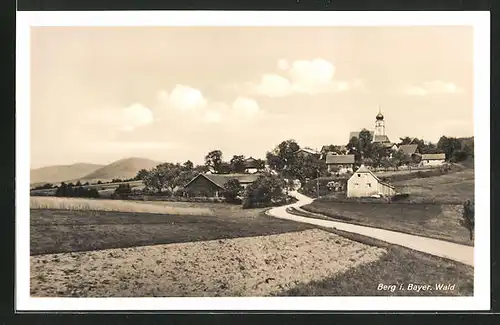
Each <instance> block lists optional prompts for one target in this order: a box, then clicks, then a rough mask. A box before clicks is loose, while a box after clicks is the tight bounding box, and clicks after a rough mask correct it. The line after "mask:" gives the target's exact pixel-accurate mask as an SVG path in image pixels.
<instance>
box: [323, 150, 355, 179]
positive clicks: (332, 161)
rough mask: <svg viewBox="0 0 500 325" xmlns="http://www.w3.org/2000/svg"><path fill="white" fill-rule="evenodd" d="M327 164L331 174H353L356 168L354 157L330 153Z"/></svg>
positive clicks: (327, 156)
mask: <svg viewBox="0 0 500 325" xmlns="http://www.w3.org/2000/svg"><path fill="white" fill-rule="evenodd" d="M325 163H326V168H327V169H328V171H329V172H330V173H334V172H335V173H339V174H345V173H348V172H351V173H352V171H353V168H354V155H336V154H333V153H328V154H327V155H326V160H325Z"/></svg>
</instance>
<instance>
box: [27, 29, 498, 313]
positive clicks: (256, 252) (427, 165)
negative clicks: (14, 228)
mask: <svg viewBox="0 0 500 325" xmlns="http://www.w3.org/2000/svg"><path fill="white" fill-rule="evenodd" d="M475 35H476V34H475V30H474V27H473V26H471V25H467V24H462V25H460V24H454V25H451V24H450V25H435V26H431V25H429V26H425V25H420V26H418V25H415V26H404V25H399V26H391V25H389V24H387V25H386V26H384V25H380V26H368V25H359V26H356V25H351V26H342V25H341V26H328V25H323V26H320V25H309V26H308V25H305V26H293V25H290V26H261V25H256V26H239V25H236V24H235V26H226V25H224V26H208V25H200V26H196V25H193V26H188V25H177V26H175V25H171V26H169V25H165V26H109V25H106V26H99V25H88V26H64V24H62V25H57V24H55V25H54V26H50V25H49V26H30V27H29V40H27V41H26V42H27V43H26V44H29V53H26V56H27V58H28V60H29V62H28V67H27V69H28V70H29V72H28V73H29V81H27V82H28V83H29V85H28V87H29V88H27V89H29V102H27V105H28V106H26V108H27V109H28V111H27V112H26V113H25V114H27V116H29V122H27V123H29V124H28V125H29V126H28V128H29V129H28V130H26V136H27V137H28V140H27V141H29V146H28V147H26V148H25V150H26V152H27V153H28V154H27V156H26V159H27V160H26V162H25V165H26V166H29V172H27V171H26V174H28V173H29V208H28V207H26V209H25V210H24V211H26V213H27V214H28V215H27V216H24V215H23V217H22V218H23V219H22V220H26V222H24V221H23V227H26V232H25V233H26V234H28V233H29V238H26V239H25V241H26V243H24V245H25V246H26V247H27V248H26V249H24V248H23V249H24V250H23V252H28V250H29V262H26V263H27V264H28V265H26V267H27V268H28V270H26V271H23V272H26V273H25V274H28V273H29V280H28V279H26V282H27V283H26V285H25V286H26V288H29V297H30V298H145V297H148V298H162V297H163V298H166V297H179V298H180V297H191V298H192V297H200V298H209V297H211V298H212V297H215V298H223V297H226V298H229V297H253V298H256V297H262V298H273V297H413V298H418V297H454V298H456V297H468V298H473V297H474V296H475V294H477V287H476V285H477V283H478V278H477V276H476V277H475V267H477V263H479V259H478V256H477V255H475V254H474V248H475V247H476V246H477V241H476V233H477V231H476V229H475V203H476V199H475V198H476V196H477V195H478V193H477V191H478V186H477V183H476V179H477V173H476V172H475V166H476V165H478V161H477V159H476V158H475V152H476V153H477V152H478V148H479V147H478V148H476V150H475V149H474V148H475V146H474V144H475V138H476V137H477V136H476V135H477V131H478V130H477V126H478V123H477V121H476V118H477V116H476V114H477V113H476V112H477V110H478V109H483V110H488V111H489V106H487V107H482V108H479V107H476V106H477V104H476V101H475V100H476V99H477V97H476V96H477V95H475V84H474V82H475V78H476V77H475V68H477V67H475V62H477V61H476V57H475V52H474V48H475V41H476V39H475ZM19 110H20V108H19V107H18V112H19ZM484 114H486V113H483V116H484ZM487 114H489V113H487ZM485 124H489V121H488V120H486V121H485ZM28 135H29V136H28ZM488 137H489V134H488ZM486 149H487V150H489V145H488V148H486ZM483 164H484V162H483ZM478 168H480V167H478ZM487 168H488V169H483V174H484V173H486V175H488V174H489V166H487ZM18 173H19V171H18ZM27 177H28V176H26V179H27ZM25 188H26V189H27V185H26V186H25ZM479 191H481V193H483V194H486V195H487V196H488V197H489V192H488V191H489V189H485V188H484V189H480V190H479ZM26 192H27V191H25V192H24V194H22V195H26V196H27V193H26ZM26 200H28V199H26ZM488 200H489V199H488ZM26 202H28V201H26ZM483 202H484V201H483ZM480 209H481V208H480ZM480 211H489V210H484V208H483V210H480ZM479 217H480V218H481V219H482V220H481V221H478V222H482V223H483V225H485V226H483V229H486V230H487V231H488V236H489V213H488V214H487V215H486V214H479ZM18 218H19V217H18ZM485 227H486V228H485ZM477 236H478V237H479V236H483V235H482V234H478V235H477ZM488 238H489V237H487V238H486V239H487V240H489V239H488ZM28 242H29V243H28ZM28 244H29V245H28ZM475 244H476V245H475ZM486 244H487V245H489V242H487V243H486ZM28 247H29V248H28ZM486 253H487V251H486ZM23 254H24V253H23ZM487 254H489V253H487ZM481 257H484V258H485V259H489V255H487V256H481ZM22 258H23V259H25V258H27V257H24V256H23V257H22ZM481 263H483V262H481ZM484 263H489V260H485V261H484ZM484 265H486V266H487V268H488V270H489V266H488V265H489V264H484ZM483 271H485V268H484V267H483ZM485 281H489V280H485ZM488 283H489V282H488ZM488 287H489V284H487V288H488ZM305 299H306V298H305ZM312 299H314V298H312ZM76 304H77V303H75V305H76ZM364 307H365V308H367V309H369V308H370V306H368V305H365V306H364Z"/></svg>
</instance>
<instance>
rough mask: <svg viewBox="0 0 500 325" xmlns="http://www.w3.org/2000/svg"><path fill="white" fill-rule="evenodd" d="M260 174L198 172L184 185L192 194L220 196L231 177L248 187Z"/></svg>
mask: <svg viewBox="0 0 500 325" xmlns="http://www.w3.org/2000/svg"><path fill="white" fill-rule="evenodd" d="M259 176H260V175H259V174H198V175H196V176H195V177H194V178H193V179H192V180H190V181H189V182H188V183H187V184H186V185H184V189H185V190H186V192H187V193H189V195H190V196H198V197H220V196H222V193H223V191H224V185H225V184H226V183H227V182H228V181H229V180H230V179H237V180H238V181H239V182H240V184H241V186H243V187H246V186H248V185H249V184H251V183H253V182H254V181H255V180H257V178H259Z"/></svg>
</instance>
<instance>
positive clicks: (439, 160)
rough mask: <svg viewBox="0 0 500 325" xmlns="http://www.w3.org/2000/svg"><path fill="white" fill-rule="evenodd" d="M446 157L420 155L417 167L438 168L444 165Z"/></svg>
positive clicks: (433, 154)
mask: <svg viewBox="0 0 500 325" xmlns="http://www.w3.org/2000/svg"><path fill="white" fill-rule="evenodd" d="M445 160H446V155H445V154H444V153H429V154H422V158H421V160H420V164H419V166H422V167H423V166H440V165H442V164H444V162H445Z"/></svg>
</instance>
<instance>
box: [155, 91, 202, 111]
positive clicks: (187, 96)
mask: <svg viewBox="0 0 500 325" xmlns="http://www.w3.org/2000/svg"><path fill="white" fill-rule="evenodd" d="M158 100H159V101H160V102H161V103H163V104H164V105H166V106H168V107H169V108H173V109H176V110H179V111H192V110H196V109H200V108H204V107H205V106H206V105H207V100H206V99H205V98H204V97H203V94H202V93H201V91H199V90H198V89H195V88H192V87H189V86H184V85H179V84H178V85H176V86H175V87H174V89H172V91H171V92H170V93H168V92H167V91H165V90H161V91H159V92H158Z"/></svg>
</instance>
